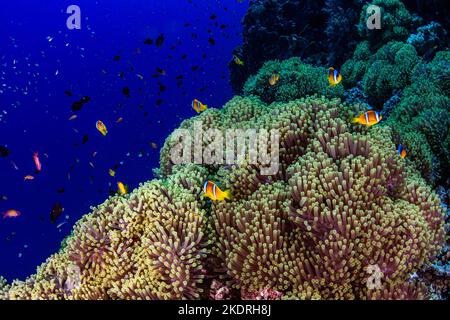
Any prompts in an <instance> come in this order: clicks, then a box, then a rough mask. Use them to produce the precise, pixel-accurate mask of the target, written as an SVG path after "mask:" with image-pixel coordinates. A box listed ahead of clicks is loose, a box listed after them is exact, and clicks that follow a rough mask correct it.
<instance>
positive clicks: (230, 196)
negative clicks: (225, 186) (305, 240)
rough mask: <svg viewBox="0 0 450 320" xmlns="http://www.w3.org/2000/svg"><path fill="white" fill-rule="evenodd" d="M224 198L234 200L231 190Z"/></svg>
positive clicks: (226, 191)
mask: <svg viewBox="0 0 450 320" xmlns="http://www.w3.org/2000/svg"><path fill="white" fill-rule="evenodd" d="M223 198H224V199H229V200H231V199H233V195H232V194H231V191H230V190H225V191H224V192H223Z"/></svg>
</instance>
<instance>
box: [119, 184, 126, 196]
mask: <svg viewBox="0 0 450 320" xmlns="http://www.w3.org/2000/svg"><path fill="white" fill-rule="evenodd" d="M117 188H118V191H119V193H120V194H121V195H124V194H127V193H128V187H127V186H126V185H124V184H123V183H122V182H117Z"/></svg>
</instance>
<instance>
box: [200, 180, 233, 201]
mask: <svg viewBox="0 0 450 320" xmlns="http://www.w3.org/2000/svg"><path fill="white" fill-rule="evenodd" d="M203 193H204V196H205V197H208V198H210V199H211V200H212V201H217V200H218V201H223V200H225V199H231V193H230V191H229V190H227V191H222V190H220V188H219V187H218V186H216V184H215V183H214V182H212V181H209V180H206V181H205V184H204V185H203Z"/></svg>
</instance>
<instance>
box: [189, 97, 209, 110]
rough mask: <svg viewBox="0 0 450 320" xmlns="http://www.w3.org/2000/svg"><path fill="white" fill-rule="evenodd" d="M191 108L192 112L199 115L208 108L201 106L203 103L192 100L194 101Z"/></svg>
mask: <svg viewBox="0 0 450 320" xmlns="http://www.w3.org/2000/svg"><path fill="white" fill-rule="evenodd" d="M192 108H194V110H195V111H196V112H197V113H200V112H202V111H205V110H206V109H208V106H207V105H205V104H203V103H201V102H200V101H198V100H197V99H194V101H192Z"/></svg>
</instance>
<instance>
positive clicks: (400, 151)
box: [397, 144, 406, 159]
mask: <svg viewBox="0 0 450 320" xmlns="http://www.w3.org/2000/svg"><path fill="white" fill-rule="evenodd" d="M397 152H398V155H399V156H400V158H402V159H405V157H406V150H405V148H403V146H402V145H401V144H399V145H398V149H397Z"/></svg>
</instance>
